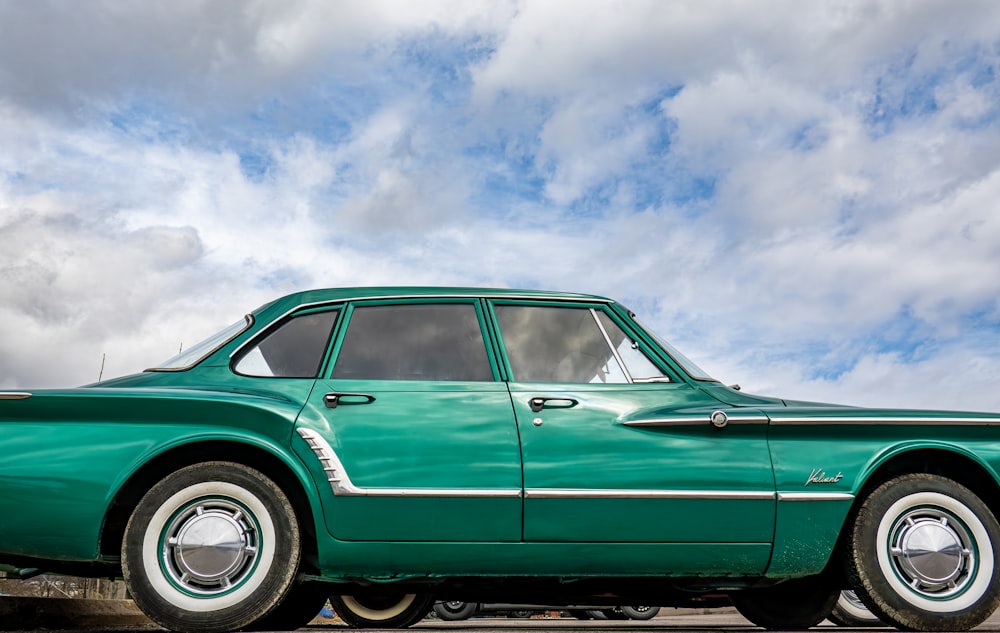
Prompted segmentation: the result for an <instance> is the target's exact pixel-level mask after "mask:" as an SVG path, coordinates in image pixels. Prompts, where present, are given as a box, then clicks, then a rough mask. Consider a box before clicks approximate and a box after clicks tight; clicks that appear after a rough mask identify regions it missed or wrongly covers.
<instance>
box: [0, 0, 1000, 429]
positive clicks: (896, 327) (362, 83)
mask: <svg viewBox="0 0 1000 633" xmlns="http://www.w3.org/2000/svg"><path fill="white" fill-rule="evenodd" d="M998 200H1000V4H997V3H995V2H991V1H987V0H984V1H982V2H972V1H958V2H955V1H951V0H942V1H929V0H928V1H916V2H907V1H903V0H899V1H892V2H888V1H886V2H869V1H864V2H862V1H858V2H839V1H838V2H820V1H817V2H801V1H798V0H787V1H781V0H774V1H767V2H757V1H754V2H749V1H747V2H728V1H724V0H717V1H713V2H702V1H690V2H683V1H676V2H668V1H660V0H619V1H612V0H606V1H605V0H602V1H597V0H593V1H590V0H564V1H563V0H545V1H530V2H529V1H524V2H517V1H514V2H500V1H496V0H487V1H483V2H473V1H469V0H455V1H448V0H442V1H437V2H429V1H428V2H423V1H422V2H407V1H381V0H379V1H375V0H365V1H364V2H325V1H315V2H310V1H305V0H302V1H297V0H282V1H280V2H278V1H270V2H267V1H241V2H237V1H229V0H202V1H198V0H170V1H163V2H120V1H114V2H111V1H108V2H103V1H101V0H88V1H87V2H77V1H73V0H61V1H60V0H48V1H37V2H28V1H23V0H0V388H8V389H9V388H31V387H46V386H70V385H77V384H84V383H89V382H93V381H95V380H96V379H97V378H98V375H99V373H100V371H101V362H102V357H104V356H106V365H105V368H104V374H103V375H104V377H105V378H107V377H112V376H117V375H122V374H127V373H132V372H135V371H139V370H142V369H143V368H145V367H148V366H151V365H154V364H156V363H157V362H159V361H161V360H163V359H165V358H167V357H169V356H172V355H173V354H174V353H176V352H177V351H178V349H179V348H180V347H181V346H182V345H183V346H190V345H192V344H194V343H195V342H197V340H199V339H201V338H203V337H204V336H206V335H208V334H211V333H212V332H213V331H215V330H217V329H219V328H220V327H221V326H223V325H226V324H228V323H230V322H232V321H234V320H236V319H237V318H239V317H240V316H241V315H242V314H244V313H246V312H248V311H249V310H251V309H253V308H255V307H257V306H258V305H260V304H262V303H264V302H266V301H268V300H270V299H272V298H274V297H276V296H279V295H282V294H285V293H287V292H291V291H295V290H301V289H307V288H315V287H326V286H354V285H388V284H434V285H487V286H503V287H517V288H545V289H555V290H569V291H577V292H589V293H596V294H603V295H608V296H612V297H615V298H617V299H619V300H621V301H622V302H623V303H625V304H626V305H628V306H630V307H632V308H633V309H634V310H636V311H637V312H638V313H639V314H640V317H641V318H642V319H643V320H644V321H645V322H647V323H648V324H649V325H650V326H652V328H653V329H655V330H656V331H658V332H659V333H660V334H661V335H663V336H664V337H665V338H667V339H668V340H671V341H672V342H673V343H674V344H675V345H676V346H677V347H679V348H680V349H682V350H683V351H685V352H686V353H687V354H688V355H689V356H691V357H692V358H694V359H695V360H696V361H698V362H699V364H701V365H702V366H703V367H704V368H705V369H707V370H708V371H709V372H710V373H712V374H713V375H715V376H717V377H718V378H719V379H721V380H723V381H725V382H727V383H740V384H741V385H742V386H743V387H744V389H745V390H747V391H751V392H755V393H764V394H769V395H781V396H786V397H792V398H806V399H815V400H824V401H834V402H844V403H849V404H861V405H909V406H919V407H937V408H960V409H986V410H1000V299H998V298H1000V209H998Z"/></svg>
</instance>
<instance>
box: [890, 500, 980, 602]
mask: <svg viewBox="0 0 1000 633" xmlns="http://www.w3.org/2000/svg"><path fill="white" fill-rule="evenodd" d="M877 538H878V540H877V542H878V543H881V545H880V546H879V549H878V552H877V557H878V563H879V567H880V568H881V570H882V574H883V577H884V578H885V579H886V581H887V582H888V583H889V585H890V586H891V587H892V588H893V590H894V591H895V592H896V594H897V595H899V596H900V597H901V598H903V599H904V600H906V601H907V602H909V603H911V604H913V605H915V606H917V607H919V608H922V609H925V610H928V611H932V612H937V613H953V612H955V611H957V610H960V609H964V608H967V607H969V606H971V605H973V604H975V603H976V601H978V600H979V599H980V598H981V597H982V596H983V594H984V593H985V592H986V591H987V590H988V588H989V585H990V583H991V580H992V576H993V563H994V555H993V545H992V542H991V540H990V535H989V532H988V531H987V529H986V527H985V525H984V524H983V522H982V521H981V520H980V519H979V517H977V516H976V514H975V513H974V512H973V511H972V510H971V509H969V508H968V507H967V506H966V505H965V504H963V503H961V502H960V501H958V500H956V499H954V498H952V497H949V496H946V495H943V494H941V493H937V492H919V493H914V494H911V495H908V496H906V497H903V498H901V499H899V500H898V501H896V502H895V503H893V504H892V505H891V506H890V507H889V508H888V509H887V511H886V512H885V514H884V515H883V516H882V519H881V521H880V522H879V526H878V536H877Z"/></svg>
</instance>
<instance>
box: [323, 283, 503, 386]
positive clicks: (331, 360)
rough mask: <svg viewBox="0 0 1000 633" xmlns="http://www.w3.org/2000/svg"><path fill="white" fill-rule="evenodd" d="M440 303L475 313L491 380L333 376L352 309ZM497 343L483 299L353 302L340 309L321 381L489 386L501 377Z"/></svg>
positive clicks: (403, 299) (413, 298)
mask: <svg viewBox="0 0 1000 633" xmlns="http://www.w3.org/2000/svg"><path fill="white" fill-rule="evenodd" d="M442 304H459V305H471V306H472V307H473V309H474V310H475V312H476V322H477V323H478V324H479V334H480V336H481V337H482V342H483V351H484V352H485V354H486V359H487V361H488V362H489V367H490V372H491V374H492V378H491V379H490V380H396V379H389V378H335V377H334V376H333V371H334V368H335V367H336V365H337V360H338V359H339V358H340V352H341V349H342V347H343V344H344V341H345V340H346V338H347V334H348V332H349V331H350V327H351V320H352V319H353V317H354V310H355V309H357V308H366V307H374V306H405V305H442ZM496 349H497V348H496V344H495V342H494V341H493V329H492V328H491V327H490V322H489V319H488V318H487V314H486V310H485V308H484V306H483V300H482V299H481V298H479V297H474V296H469V297H435V296H420V297H406V298H390V299H371V300H364V299H362V300H356V301H350V302H348V303H345V304H344V305H343V306H342V312H341V314H340V317H339V318H338V320H337V325H336V327H334V336H333V337H332V341H331V344H330V345H329V349H328V351H327V355H326V357H325V359H324V361H323V367H322V370H321V371H320V374H319V376H320V378H322V379H324V380H328V381H352V382H353V381H362V382H364V381H370V382H392V383H400V384H417V383H420V384H433V383H438V384H440V383H463V384H492V383H497V382H501V381H502V374H501V368H500V363H499V360H498V357H497V352H496Z"/></svg>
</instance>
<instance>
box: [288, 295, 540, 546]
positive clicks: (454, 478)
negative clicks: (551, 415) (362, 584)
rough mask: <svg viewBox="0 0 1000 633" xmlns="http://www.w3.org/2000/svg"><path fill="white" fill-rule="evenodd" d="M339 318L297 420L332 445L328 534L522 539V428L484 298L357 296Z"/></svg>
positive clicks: (320, 445)
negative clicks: (488, 329)
mask: <svg viewBox="0 0 1000 633" xmlns="http://www.w3.org/2000/svg"><path fill="white" fill-rule="evenodd" d="M342 320H343V323H342V325H341V327H340V328H339V334H338V336H337V339H336V341H335V344H334V347H333V351H332V357H333V360H332V362H330V363H329V367H328V369H327V371H326V372H325V374H324V376H322V377H321V378H320V379H319V380H317V382H316V386H315V387H314V389H313V392H312V394H311V395H310V397H309V407H308V408H309V411H308V412H307V414H304V415H302V416H300V423H299V427H298V429H297V430H298V432H299V435H301V436H302V437H303V438H305V439H306V440H307V441H308V442H310V443H311V444H310V445H311V446H314V447H317V448H316V450H318V451H320V453H322V452H324V451H327V452H328V453H329V455H328V456H327V457H326V459H325V463H326V464H327V472H328V474H329V478H330V485H331V486H332V491H333V503H331V504H328V507H327V508H326V516H327V522H328V526H329V529H330V532H331V534H333V536H335V537H336V538H338V539H341V540H349V541H390V540H391V541H518V540H520V538H521V501H522V499H521V461H520V450H519V446H518V437H517V427H516V425H515V422H514V417H513V413H512V411H511V406H510V397H509V394H508V392H507V389H506V386H505V385H504V383H503V382H501V381H499V380H498V379H497V377H498V371H497V365H496V359H495V355H494V354H493V352H492V347H493V346H492V345H487V343H486V340H485V339H484V334H483V332H484V330H483V323H484V317H483V310H482V305H481V302H480V301H479V300H478V299H441V300H433V299H421V300H409V301H388V302H387V301H372V302H358V303H354V304H351V305H349V306H347V307H346V308H345V310H344V314H343V317H342ZM317 454H319V453H317Z"/></svg>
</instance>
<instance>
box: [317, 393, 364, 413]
mask: <svg viewBox="0 0 1000 633" xmlns="http://www.w3.org/2000/svg"><path fill="white" fill-rule="evenodd" d="M345 398H346V400H345ZM373 402H375V396H372V395H369V394H367V393H343V392H339V391H332V392H330V393H328V394H326V395H325V396H323V404H325V405H326V406H327V407H329V408H331V409H336V408H337V405H338V404H342V405H345V406H346V405H349V404H371V403H373Z"/></svg>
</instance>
